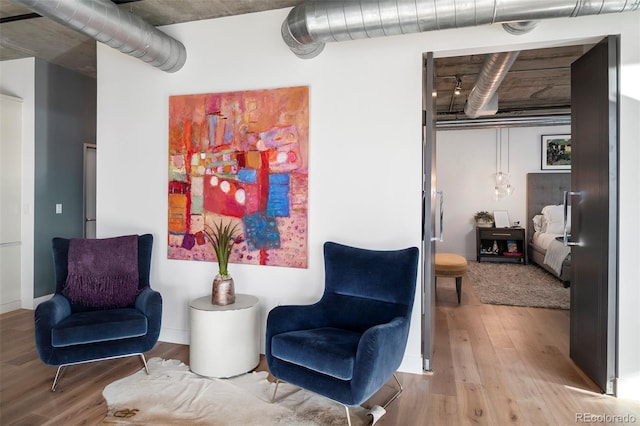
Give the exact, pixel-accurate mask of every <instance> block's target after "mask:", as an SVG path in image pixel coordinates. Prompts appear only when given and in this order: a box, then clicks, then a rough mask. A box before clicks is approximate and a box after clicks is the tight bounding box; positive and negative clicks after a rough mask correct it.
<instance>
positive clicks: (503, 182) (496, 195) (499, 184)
mask: <svg viewBox="0 0 640 426" xmlns="http://www.w3.org/2000/svg"><path fill="white" fill-rule="evenodd" d="M509 142H510V140H509V129H508V128H507V172H506V173H504V172H503V171H502V129H496V176H495V185H494V187H493V199H494V200H496V201H499V200H502V199H503V198H505V197H508V196H510V195H511V194H513V191H514V190H515V188H514V187H513V185H511V182H510V180H509V177H510V176H509V175H510V161H509V160H510V158H509V157H510V143H509Z"/></svg>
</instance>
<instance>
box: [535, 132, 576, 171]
mask: <svg viewBox="0 0 640 426" xmlns="http://www.w3.org/2000/svg"><path fill="white" fill-rule="evenodd" d="M540 152H541V154H542V165H541V168H542V170H570V169H571V135H542V143H541V146H540Z"/></svg>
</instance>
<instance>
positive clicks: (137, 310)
mask: <svg viewBox="0 0 640 426" xmlns="http://www.w3.org/2000/svg"><path fill="white" fill-rule="evenodd" d="M123 238H124V237H123ZM136 239H137V247H136V246H135V244H136ZM111 240H117V239H111ZM73 241H74V240H69V239H65V238H54V239H53V240H52V251H53V260H54V269H55V277H56V291H55V294H54V296H53V297H52V298H51V299H50V300H48V301H46V302H44V303H41V304H40V305H38V307H37V308H36V312H35V340H36V349H37V351H38V355H39V356H40V359H41V360H42V361H43V362H44V363H45V364H47V365H52V366H58V370H57V372H56V376H55V378H54V381H53V385H52V387H51V390H52V391H55V389H56V385H57V383H58V380H59V378H60V376H61V373H62V371H63V369H64V367H66V366H68V365H73V364H81V363H85V362H91V361H98V360H104V359H110V358H120V357H125V356H132V355H138V356H140V357H141V359H142V362H143V364H144V368H145V370H146V371H147V373H148V372H149V371H148V369H147V363H146V360H145V358H144V355H143V354H144V352H147V351H149V350H151V349H152V348H153V347H154V346H155V344H156V342H157V341H158V336H159V335H160V325H161V319H162V297H161V295H160V293H159V292H157V291H154V290H152V289H151V286H150V283H149V274H150V268H151V250H152V246H153V236H152V235H151V234H145V235H141V236H129V242H130V244H129V247H131V250H130V252H131V253H132V257H134V261H132V262H130V263H131V265H132V268H133V272H132V274H130V275H131V281H132V284H131V286H132V287H133V293H132V295H131V300H130V302H125V305H124V306H115V307H110V306H108V305H107V306H100V307H96V306H95V304H88V305H87V303H84V302H83V301H82V300H80V301H79V300H76V299H75V298H74V297H71V296H69V294H70V292H69V286H70V281H69V279H68V278H69V277H71V276H72V274H71V273H70V270H71V268H72V267H73V263H72V262H71V261H70V257H71V255H70V252H71V251H70V244H73V243H72V242H73ZM77 241H81V242H82V241H88V240H81V239H78V240H77ZM92 241H96V240H92ZM100 241H106V240H98V243H100ZM91 244H94V243H91ZM107 247H109V246H107ZM111 247H113V246H111ZM136 252H137V259H135V254H136ZM71 253H76V252H71ZM109 256H110V254H109V253H107V254H105V255H103V256H94V257H91V256H90V257H86V256H85V258H84V259H83V261H84V262H88V264H89V265H91V262H95V263H96V264H97V266H96V269H99V268H100V267H101V266H100V263H102V267H104V268H108V267H109V265H108V263H105V261H104V260H103V259H108V258H109ZM80 257H82V256H80ZM114 262H118V263H123V262H122V259H121V258H117V257H115V260H112V263H114ZM105 265H106V266H105ZM136 268H137V274H136V271H135V269H136ZM136 275H137V276H136ZM136 282H137V286H136ZM93 284H94V285H95V286H99V285H100V283H93ZM96 288H98V289H99V290H97V292H98V293H100V292H102V293H104V289H103V287H96ZM115 291H116V292H117V293H124V292H123V291H120V290H119V289H118V288H116V289H115ZM98 297H101V295H100V294H98Z"/></svg>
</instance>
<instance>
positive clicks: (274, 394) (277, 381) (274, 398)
mask: <svg viewBox="0 0 640 426" xmlns="http://www.w3.org/2000/svg"><path fill="white" fill-rule="evenodd" d="M279 384H280V379H276V388H275V389H274V390H273V396H272V397H271V402H272V403H274V402H276V392H278V385H279Z"/></svg>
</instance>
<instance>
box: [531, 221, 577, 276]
mask: <svg viewBox="0 0 640 426" xmlns="http://www.w3.org/2000/svg"><path fill="white" fill-rule="evenodd" d="M556 237H562V234H550V233H548V232H535V233H534V234H533V238H532V242H533V245H535V246H536V247H539V248H541V249H544V250H545V256H544V264H545V265H547V266H548V267H550V268H551V269H552V270H553V271H554V272H555V273H556V274H557V275H560V274H561V273H562V263H563V262H564V259H565V258H566V257H567V256H568V255H569V254H570V253H571V249H570V248H569V247H565V246H564V244H563V243H562V241H558V240H556Z"/></svg>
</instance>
